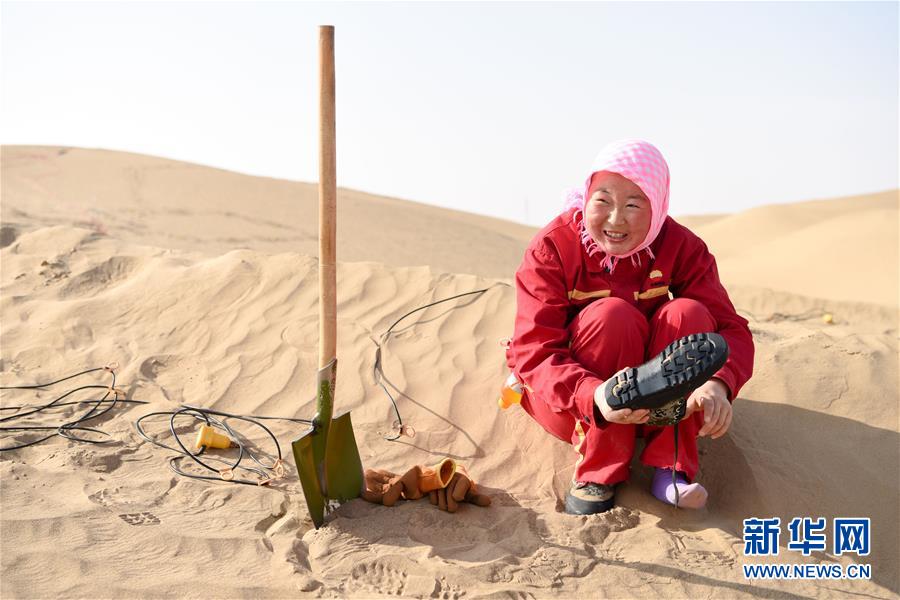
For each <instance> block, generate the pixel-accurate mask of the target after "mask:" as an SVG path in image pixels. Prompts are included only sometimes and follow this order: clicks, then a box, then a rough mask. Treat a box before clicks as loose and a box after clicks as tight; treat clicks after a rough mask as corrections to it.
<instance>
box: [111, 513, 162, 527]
mask: <svg viewBox="0 0 900 600" xmlns="http://www.w3.org/2000/svg"><path fill="white" fill-rule="evenodd" d="M119 518H121V519H122V520H123V521H125V522H126V523H128V524H129V525H135V526H139V525H159V519H158V518H157V517H156V515H154V514H152V513H148V512H140V513H130V514H124V515H119Z"/></svg>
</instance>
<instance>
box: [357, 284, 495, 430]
mask: <svg viewBox="0 0 900 600" xmlns="http://www.w3.org/2000/svg"><path fill="white" fill-rule="evenodd" d="M498 285H500V286H506V287H509V284H506V283H495V284H494V285H491V286H489V287H486V288H484V289H481V290H475V291H474V292H464V293H462V294H457V295H455V296H450V297H449V298H444V299H442V300H437V301H435V302H431V303H429V304H426V305H424V306H420V307H418V308H416V309H413V310H411V311H409V312H408V313H406V314H405V315H403V316H402V317H400V318H399V319H397V320H396V321H394V323H393V324H392V325H391V326H390V327H388V329H387V331H385V332H384V333H383V334H382V335H381V340H380V342H375V348H376V349H375V365H374V366H373V367H372V376H373V377H374V378H375V383H377V384H378V385H379V386H381V389H382V390H384V393H385V394H387V397H388V399H389V400H390V401H391V405H392V406H393V407H394V414H395V415H397V420H396V421H394V427H395V428H397V434H396V435H395V436H393V437H388V436H382V437H383V438H384V439H385V440H387V441H389V442H393V441H395V440H398V439H400V437H401V436H402V435H404V433H405V432H406V429H407V427H406V426H405V425H403V418H402V417H401V416H400V409H399V408H397V401H396V400H395V399H394V397H393V396H392V395H391V393H390V392H389V391H388V389H387V386H385V385H384V382H383V379H384V369H383V367H382V361H381V349H382V347H383V346H384V344H386V343H387V339H388V337H390V335H391V331H393V329H394V327H396V326H397V325H398V324H399V323H400V321H402V320H403V319H405V318H406V317H408V316H410V315H413V314H415V313H417V312H419V311H421V310H425V309H427V308H431V307H432V306H435V305H436V304H441V303H442V302H449V301H451V300H456V299H457V298H462V297H463V296H471V295H473V294H484V293H485V292H487V291H489V290H490V289H491V288H492V287H495V286H498ZM373 341H374V340H373Z"/></svg>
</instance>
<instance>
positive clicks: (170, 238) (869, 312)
mask: <svg viewBox="0 0 900 600" xmlns="http://www.w3.org/2000/svg"><path fill="white" fill-rule="evenodd" d="M2 185H3V190H2V192H3V205H2V218H3V223H2V235H0V238H2V239H0V246H2V249H0V317H2V348H0V361H2V362H0V384H2V385H19V384H24V383H31V382H39V381H47V380H51V379H56V378H58V377H61V376H63V375H66V374H70V373H74V372H76V371H79V370H82V369H86V368H90V367H96V366H102V365H103V364H105V363H107V362H108V361H111V360H115V361H118V362H119V363H120V364H121V369H120V371H119V379H118V385H119V387H120V388H122V389H123V390H124V391H125V392H126V393H127V397H128V398H134V399H138V400H145V401H148V402H150V404H148V405H132V406H130V407H125V408H121V409H117V410H116V411H114V412H113V413H110V414H109V415H107V416H106V417H104V419H102V421H101V423H99V424H98V425H96V426H98V427H99V428H101V429H102V430H104V431H106V432H107V433H109V434H110V439H111V443H108V444H104V445H88V444H76V443H74V442H70V441H66V440H63V439H62V438H55V439H52V440H50V441H48V442H46V443H44V444H42V445H39V446H36V447H32V448H27V449H24V450H20V451H16V452H4V453H2V454H0V526H2V529H0V565H2V578H0V596H2V597H3V598H44V597H51V596H65V597H170V596H176V597H277V598H284V597H295V596H298V595H309V596H316V597H319V596H322V597H355V598H370V597H385V596H406V597H422V598H484V597H498V598H499V597H503V598H510V597H511V598H530V597H550V596H554V597H579V598H580V597H600V596H603V597H658V596H667V597H729V598H730V597H737V598H744V597H746V598H755V597H767V598H768V597H810V596H816V597H841V598H843V597H846V596H848V595H864V596H872V597H878V598H893V597H896V594H897V590H898V587H897V586H898V584H897V565H898V563H900V561H898V547H900V540H898V531H897V527H896V516H897V514H898V512H900V498H898V490H900V481H898V474H900V439H898V397H897V393H898V392H897V390H898V380H897V366H898V361H897V358H898V354H897V289H896V288H897V283H896V282H897V272H898V269H897V267H898V262H897V248H896V245H897V244H896V241H897V203H896V193H894V194H893V196H892V199H891V198H888V195H884V194H883V195H873V196H867V197H860V198H855V199H840V200H834V201H817V202H814V203H798V204H795V205H789V206H788V207H763V208H760V209H754V210H753V211H747V212H746V213H741V214H737V215H721V216H717V217H714V218H713V217H707V218H698V219H696V220H694V221H692V220H691V219H684V222H686V223H689V224H691V225H692V226H693V227H695V229H696V230H697V231H698V232H700V233H701V235H703V237H704V239H706V240H707V242H708V243H709V244H710V247H711V248H712V250H713V251H714V253H716V255H717V256H718V257H719V267H720V272H721V273H722V276H723V278H724V279H725V281H726V282H727V283H728V285H729V290H730V292H731V294H732V299H733V300H734V302H735V304H736V305H737V306H738V308H739V309H740V310H741V311H742V313H743V314H745V316H747V317H748V319H749V320H750V323H751V327H752V329H753V333H754V336H755V338H756V343H757V359H756V371H755V375H754V378H753V379H752V380H751V382H750V383H748V384H747V386H746V387H745V388H744V390H743V392H742V395H741V398H739V399H738V400H737V401H736V403H735V420H734V425H733V427H732V429H731V431H730V432H729V434H728V435H727V436H726V437H724V438H722V439H720V440H716V441H708V440H704V442H703V443H701V453H702V457H701V468H702V472H701V475H700V481H702V482H703V483H704V485H706V486H707V487H708V489H709V490H710V493H711V500H710V504H709V506H708V507H707V508H706V509H704V510H702V511H699V512H696V513H691V512H686V511H679V510H676V509H674V508H671V507H668V506H664V505H661V504H660V503H658V502H657V501H655V500H653V499H652V498H651V497H650V495H649V493H648V491H647V487H648V485H649V474H648V473H647V472H646V471H644V469H643V468H642V467H641V466H640V465H638V464H635V465H634V471H633V476H632V480H631V481H630V482H629V483H627V484H625V485H623V486H621V487H620V488H619V493H618V506H617V508H615V509H614V510H613V511H611V512H609V513H607V514H604V515H599V516H593V517H572V516H568V515H565V514H563V513H561V512H560V509H561V498H562V496H563V494H564V492H565V488H566V484H567V482H568V481H569V479H570V477H571V473H572V468H573V465H574V456H575V455H574V452H573V450H572V449H571V448H570V447H568V446H566V445H565V444H563V443H562V442H558V441H556V440H554V439H553V438H551V437H549V436H548V435H546V434H545V433H543V430H541V429H540V428H539V427H538V426H537V425H536V424H534V423H533V422H532V421H531V420H530V419H529V418H528V416H527V415H525V414H524V413H523V411H522V410H521V409H520V408H518V407H513V408H511V409H509V410H508V411H499V410H498V409H497V406H496V395H497V391H498V386H499V383H500V382H501V381H502V379H503V378H504V374H505V369H504V356H503V348H502V347H501V345H500V340H501V338H503V337H505V336H507V335H509V334H510V332H511V328H512V323H513V318H514V314H515V297H514V291H513V289H512V288H511V287H510V285H511V283H512V280H511V276H512V273H513V271H514V270H515V268H516V266H517V264H518V261H519V259H520V257H521V254H522V251H523V250H524V247H525V245H526V244H527V241H528V239H529V237H530V236H531V235H533V232H534V231H535V230H534V229H533V228H526V227H521V226H517V225H513V224H508V223H504V222H502V221H497V220H492V219H485V218H482V217H475V216H472V215H465V214H462V213H454V212H452V211H444V210H441V209H434V208H431V207H427V206H423V205H417V204H414V203H408V202H403V201H399V200H393V199H388V198H375V197H372V196H367V195H365V194H361V193H358V192H352V191H349V190H342V194H343V195H342V200H345V204H344V209H342V210H344V212H343V213H342V214H341V216H340V219H341V220H340V221H339V223H340V224H339V227H341V228H342V232H343V233H342V236H343V237H342V238H341V239H340V240H339V250H338V252H339V254H338V256H339V261H340V262H339V266H338V360H339V364H338V383H337V407H338V411H342V410H347V409H349V410H351V411H352V415H353V422H354V430H355V432H356V437H357V440H358V443H359V446H360V452H361V455H362V458H363V462H364V463H365V465H366V466H372V467H380V468H387V469H393V470H397V471H400V470H404V469H405V468H407V467H409V466H411V465H413V464H419V463H424V464H427V463H433V462H436V461H437V460H438V459H439V458H440V457H443V456H452V457H454V458H456V459H457V460H458V461H459V462H461V463H463V464H465V465H467V467H468V468H469V470H470V472H472V473H473V474H474V476H475V477H476V479H477V481H478V482H479V484H480V485H481V486H482V488H483V489H484V491H485V492H486V493H488V494H490V495H492V497H493V500H494V503H493V505H492V506H491V507H489V508H480V507H475V506H468V505H467V506H463V507H462V508H461V509H460V511H459V512H458V513H457V514H447V513H443V512H441V511H439V510H437V509H436V508H435V507H433V506H431V505H430V504H429V503H428V502H427V501H418V502H405V503H401V504H400V505H398V506H396V507H393V508H385V507H382V506H377V505H373V504H368V503H365V502H363V501H362V500H355V501H352V502H349V503H347V504H345V505H343V506H342V507H340V508H339V509H338V510H337V511H336V513H335V515H334V517H333V518H332V519H331V520H330V521H329V522H328V524H327V525H326V526H325V527H323V528H321V529H319V530H315V529H313V528H312V525H311V522H310V520H309V516H308V514H307V511H306V507H305V503H304V502H303V499H302V493H301V490H300V486H299V482H298V481H297V480H296V474H295V473H294V471H293V464H292V463H293V461H292V460H289V461H288V464H289V465H290V467H291V468H290V472H289V474H288V477H287V478H286V479H285V480H282V481H280V482H277V483H276V484H274V485H272V486H271V487H269V488H258V487H251V486H239V485H228V484H224V483H207V482H200V481H194V480H187V479H183V478H180V477H177V476H175V475H174V474H173V473H172V472H171V471H170V470H169V469H168V467H167V464H166V459H167V457H168V456H169V455H170V453H169V452H167V451H165V450H163V449H160V448H158V447H155V446H152V445H151V444H149V443H147V442H146V441H144V440H143V439H142V438H140V437H139V436H138V435H137V433H136V432H135V430H134V425H133V422H134V420H135V419H136V418H137V417H139V416H141V415H143V414H146V413H149V412H152V411H158V410H171V409H173V408H176V407H177V406H178V405H179V404H181V403H190V404H197V405H202V406H207V407H213V408H217V409H220V410H225V411H233V412H240V413H244V414H249V413H256V414H268V415H284V416H301V417H309V416H311V415H312V414H313V412H314V401H313V390H314V378H315V371H316V362H317V361H316V348H317V335H318V330H317V263H316V258H315V245H314V236H315V229H314V228H315V225H314V222H315V206H314V189H313V188H312V187H310V186H308V185H307V184H299V183H287V182H281V181H275V180H265V179H261V178H253V177H248V176H243V175H237V174H234V173H227V172H224V171H217V170H214V169H207V168H204V167H198V166H195V165H188V164H186V163H176V162H174V161H166V160H163V159H156V158H151V157H143V156H137V155H129V154H122V153H112V152H104V151H89V150H80V149H59V148H47V147H28V148H25V147H7V148H3V180H2ZM298 191H300V192H301V193H300V194H299V195H297V194H295V192H298ZM304 194H305V195H304ZM354 198H355V200H354ZM354 202H356V204H353V203H354ZM852 203H855V205H856V206H860V207H862V210H860V211H859V212H858V213H857V214H855V216H854V219H855V221H854V222H855V223H857V225H855V226H854V227H850V229H839V225H840V224H841V223H842V220H840V219H842V217H841V215H842V214H843V213H842V209H841V206H844V207H846V206H848V205H850V204H852ZM299 205H302V206H301V207H300V208H298V206H299ZM303 211H305V212H303ZM785 211H789V213H790V214H789V215H788V212H785ZM786 215H788V216H786ZM92 219H93V220H92ZM767 219H768V220H767ZM767 224H768V226H767ZM860 229H862V230H860ZM853 231H856V232H857V233H856V234H855V235H856V237H855V238H853V239H852V240H847V239H844V238H842V237H840V236H846V235H850V234H851V233H852V232H853ZM349 232H352V233H349ZM751 235H752V236H754V239H757V241H758V242H759V243H758V244H756V245H751V244H748V243H747V241H746V237H747V236H751ZM304 236H305V237H304ZM310 236H312V237H311V238H310ZM891 240H893V247H892V248H891V247H888V246H889V244H888V242H890V241H891ZM792 241H796V242H797V244H796V247H795V244H793V242H792ZM738 242H740V244H739V243H738ZM848 242H853V243H855V244H857V245H856V246H854V247H856V248H858V249H859V248H863V249H866V248H870V247H871V248H880V249H881V250H880V251H879V252H880V253H879V255H878V256H879V259H878V260H876V261H873V262H872V263H871V264H869V263H866V262H865V261H859V260H858V256H857V257H856V260H851V258H850V257H843V255H839V254H838V253H833V254H829V252H831V250H829V248H831V245H832V244H833V243H839V244H842V245H844V247H847V244H848ZM784 248H795V250H796V252H795V253H794V255H793V257H791V258H784V259H783V261H782V260H781V258H780V257H781V249H784ZM858 251H859V252H862V250H858ZM767 253H768V254H767ZM852 254H853V253H851V255H852ZM812 256H821V257H823V258H822V260H823V261H825V262H826V263H827V264H821V263H820V262H817V261H816V260H813V259H812V258H810V257H812ZM841 260H845V262H840V261H841ZM366 261H368V262H366ZM792 261H793V262H792ZM422 265H428V266H422ZM826 269H827V271H826ZM860 282H863V283H864V284H865V285H862V284H861V283H860ZM892 286H893V287H892ZM485 288H486V289H487V291H485V292H484V293H482V294H480V295H476V296H466V297H464V298H461V299H459V300H456V301H453V302H450V303H444V304H441V305H438V306H435V307H432V308H429V309H427V310H425V311H421V312H419V313H416V314H415V315H414V316H412V317H410V318H407V319H405V320H404V321H402V322H401V323H400V324H399V325H397V326H396V327H395V329H394V334H393V335H392V336H391V337H390V338H389V339H388V340H387V341H386V342H385V343H384V345H383V352H384V357H383V367H384V373H385V377H386V379H387V385H388V386H389V387H390V388H391V389H392V393H393V394H394V396H395V397H396V398H397V403H398V406H399V408H400V411H401V414H402V416H403V419H404V421H405V422H407V423H409V424H411V425H412V426H413V427H415V429H416V431H417V435H416V436H415V437H414V438H402V439H401V440H400V441H399V442H388V441H385V440H384V439H383V436H384V435H385V434H387V433H389V432H390V428H391V423H392V421H393V420H394V414H393V409H392V408H391V404H390V402H389V401H388V399H387V397H386V396H385V395H384V393H383V392H382V390H381V389H380V388H379V387H378V386H377V385H376V383H375V379H374V376H373V367H374V361H375V351H376V348H377V343H379V342H380V341H381V339H382V334H383V333H384V332H385V331H386V330H387V328H388V327H390V325H391V324H393V323H394V322H395V321H396V320H397V319H398V318H400V317H401V316H402V315H403V314H404V313H407V312H408V311H410V310H413V309H415V308H416V307H419V306H421V305H424V304H427V303H429V302H432V301H434V300H438V299H441V298H446V297H449V296H452V295H454V294H460V293H464V292H469V291H473V290H478V289H485ZM824 312H829V313H831V314H832V315H833V317H834V322H833V324H826V323H824V322H823V321H822V318H821V317H822V313H824ZM97 381H98V382H102V383H104V384H105V383H106V380H104V379H102V378H97ZM54 396H55V395H54V394H52V393H51V392H50V391H44V392H40V393H39V394H37V395H35V394H34V393H31V392H29V393H24V392H12V391H4V392H3V394H2V397H0V399H2V401H0V406H9V405H13V404H20V403H22V402H35V398H36V397H38V398H40V399H43V400H49V399H51V398H53V397H54ZM68 412H69V413H73V412H74V411H73V410H70V411H68ZM3 414H4V415H6V414H9V413H8V412H4V413H3ZM269 423H271V425H272V427H273V429H274V431H275V433H276V434H277V436H278V439H279V441H280V442H281V444H282V447H283V449H284V450H285V451H287V448H288V445H289V441H290V440H291V439H292V437H294V436H295V435H296V434H297V433H298V432H299V431H301V430H302V426H301V425H292V424H289V423H285V422H278V421H273V422H269ZM147 426H148V430H150V432H151V433H153V434H155V435H159V436H161V438H162V439H164V440H168V439H169V438H168V433H167V423H166V422H165V421H163V420H152V421H149V422H148V424H147ZM182 430H183V431H184V432H186V434H189V431H190V430H191V427H189V426H188V423H187V422H185V425H184V426H183V427H182ZM242 431H244V430H242ZM247 435H248V436H249V438H250V441H251V442H252V443H254V444H256V445H258V447H260V448H262V449H263V450H264V451H267V452H270V453H271V450H270V442H269V441H268V440H267V439H266V438H265V437H264V436H263V435H260V434H259V432H253V431H247ZM26 438H27V436H26V435H24V434H20V435H18V436H15V437H9V436H8V437H6V438H5V439H4V442H3V443H4V445H8V444H11V443H14V442H15V441H16V440H24V439H26ZM752 516H760V517H762V516H780V517H781V518H782V521H783V522H787V521H788V520H790V518H792V517H794V516H812V517H817V516H822V517H827V518H829V519H833V518H834V517H837V516H868V517H871V518H872V530H873V536H872V543H873V549H872V554H871V556H869V557H868V558H867V559H865V560H864V561H863V560H862V559H861V560H860V561H859V562H869V563H871V564H872V565H873V580H872V581H871V582H859V581H823V582H819V583H815V582H800V581H757V582H748V581H747V580H745V579H744V578H743V576H742V573H741V570H740V565H741V564H742V563H745V562H754V563H756V562H762V561H761V560H756V559H747V558H745V557H744V556H743V554H742V549H743V545H742V540H741V520H742V519H744V518H748V517H752ZM785 542H786V528H784V533H783V535H782V548H781V553H780V555H779V556H778V557H775V558H773V559H772V560H771V562H803V561H805V560H808V561H811V562H816V563H820V562H834V561H838V562H842V563H847V562H848V561H849V560H850V559H848V558H846V557H842V558H840V559H835V558H833V557H829V556H826V555H824V554H814V555H813V556H811V557H810V558H808V559H803V558H802V556H801V555H800V554H799V553H795V552H792V551H788V550H787V549H786V548H785V547H784V543H785Z"/></svg>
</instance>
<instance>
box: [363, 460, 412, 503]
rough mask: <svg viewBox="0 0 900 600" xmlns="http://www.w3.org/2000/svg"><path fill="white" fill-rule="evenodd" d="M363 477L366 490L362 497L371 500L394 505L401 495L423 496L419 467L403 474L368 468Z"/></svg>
mask: <svg viewBox="0 0 900 600" xmlns="http://www.w3.org/2000/svg"><path fill="white" fill-rule="evenodd" d="M363 478H364V479H365V481H366V490H365V491H364V492H363V493H362V497H363V500H368V501H369V502H374V503H376V504H384V505H385V506H393V505H394V504H396V503H397V500H399V499H400V498H401V497H403V498H409V497H410V496H415V497H416V498H421V497H422V494H419V487H418V483H419V467H413V468H412V469H410V470H409V471H407V472H406V473H404V474H403V475H397V474H396V473H391V472H390V471H384V470H382V469H366V470H365V472H364V473H363ZM416 494H418V495H417V496H416Z"/></svg>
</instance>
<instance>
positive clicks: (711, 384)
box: [685, 379, 731, 439]
mask: <svg viewBox="0 0 900 600" xmlns="http://www.w3.org/2000/svg"><path fill="white" fill-rule="evenodd" d="M698 410H702V411H703V427H701V428H700V431H699V432H697V435H699V436H704V435H708V436H710V437H712V438H713V439H716V438H720V437H722V436H723V435H725V432H726V431H728V428H729V427H731V403H730V402H729V401H728V388H727V387H726V386H725V384H724V383H722V382H721V381H720V380H718V379H710V380H709V381H707V382H706V383H704V384H703V385H701V386H700V387H698V388H697V389H696V390H694V391H693V393H691V395H690V397H689V398H688V400H687V410H686V414H685V417H687V416H689V415H691V414H692V413H694V412H695V411H698Z"/></svg>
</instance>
